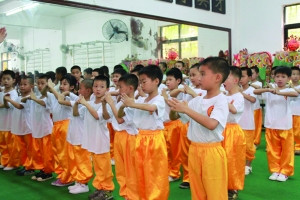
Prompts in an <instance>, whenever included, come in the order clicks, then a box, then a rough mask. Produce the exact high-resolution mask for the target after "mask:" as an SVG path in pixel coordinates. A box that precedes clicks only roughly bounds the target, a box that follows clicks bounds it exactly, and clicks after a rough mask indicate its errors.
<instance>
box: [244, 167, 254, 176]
mask: <svg viewBox="0 0 300 200" xmlns="http://www.w3.org/2000/svg"><path fill="white" fill-rule="evenodd" d="M251 172H252V167H249V166H246V167H245V175H249V174H250V173H251Z"/></svg>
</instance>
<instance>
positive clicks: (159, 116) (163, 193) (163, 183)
mask: <svg viewBox="0 0 300 200" xmlns="http://www.w3.org/2000/svg"><path fill="white" fill-rule="evenodd" d="M162 77H163V74H162V72H161V70H160V69H159V67H158V66H156V65H149V66H147V67H144V68H143V69H141V71H139V80H140V83H141V88H142V89H143V91H144V92H145V93H146V94H148V97H141V98H139V99H138V100H137V101H136V102H135V101H134V99H132V98H129V97H128V96H127V95H125V94H124V95H122V101H123V103H124V104H125V105H126V106H128V107H131V108H135V110H134V118H133V122H134V124H135V125H136V127H137V128H138V129H139V134H138V135H137V138H136V146H135V147H136V153H135V163H136V174H137V186H138V196H139V199H160V200H166V199H168V196H169V181H168V157H167V147H166V140H165V137H164V132H163V130H164V124H163V116H164V111H165V101H164V98H163V97H162V96H160V95H159V94H158V87H159V85H160V84H161V81H162Z"/></svg>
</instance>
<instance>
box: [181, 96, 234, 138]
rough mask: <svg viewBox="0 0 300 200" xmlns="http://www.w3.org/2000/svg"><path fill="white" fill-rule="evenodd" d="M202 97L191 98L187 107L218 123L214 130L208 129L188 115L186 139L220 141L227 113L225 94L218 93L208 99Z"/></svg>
mask: <svg viewBox="0 0 300 200" xmlns="http://www.w3.org/2000/svg"><path fill="white" fill-rule="evenodd" d="M203 97H204V96H198V97H196V98H194V99H192V100H191V101H190V102H189V107H190V108H191V109H193V110H194V111H197V112H198V113H200V114H202V115H205V116H208V117H210V118H212V119H215V120H217V121H218V122H219V124H218V126H217V127H216V128H215V129H214V130H209V129H207V128H205V127H204V126H202V125H201V124H199V123H198V122H196V121H194V120H193V119H191V118H189V117H188V118H189V121H190V124H189V128H188V133H187V136H188V139H189V140H191V141H192V142H200V143H213V142H220V141H222V140H223V139H224V138H223V135H222V133H223V130H224V128H225V126H226V122H227V117H228V113H229V109H228V103H227V100H226V96H225V95H224V94H223V93H220V94H219V95H217V96H215V97H213V98H210V99H204V98H203ZM185 116H187V115H185Z"/></svg>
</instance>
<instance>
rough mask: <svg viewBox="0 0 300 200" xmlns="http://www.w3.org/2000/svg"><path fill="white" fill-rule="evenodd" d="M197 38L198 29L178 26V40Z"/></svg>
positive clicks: (183, 25)
mask: <svg viewBox="0 0 300 200" xmlns="http://www.w3.org/2000/svg"><path fill="white" fill-rule="evenodd" d="M190 37H198V27H196V26H190V25H185V24H182V25H181V26H180V38H190Z"/></svg>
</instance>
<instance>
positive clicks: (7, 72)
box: [2, 69, 16, 79]
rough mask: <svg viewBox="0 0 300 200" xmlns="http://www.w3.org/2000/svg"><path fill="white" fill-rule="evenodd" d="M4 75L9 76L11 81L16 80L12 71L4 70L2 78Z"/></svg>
mask: <svg viewBox="0 0 300 200" xmlns="http://www.w3.org/2000/svg"><path fill="white" fill-rule="evenodd" d="M4 75H10V77H11V78H12V79H16V73H15V72H14V71H12V70H9V69H6V70H4V71H3V72H2V77H3V76H4Z"/></svg>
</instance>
